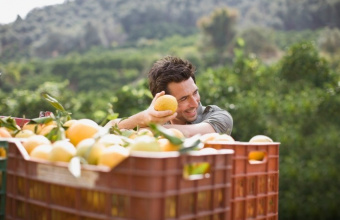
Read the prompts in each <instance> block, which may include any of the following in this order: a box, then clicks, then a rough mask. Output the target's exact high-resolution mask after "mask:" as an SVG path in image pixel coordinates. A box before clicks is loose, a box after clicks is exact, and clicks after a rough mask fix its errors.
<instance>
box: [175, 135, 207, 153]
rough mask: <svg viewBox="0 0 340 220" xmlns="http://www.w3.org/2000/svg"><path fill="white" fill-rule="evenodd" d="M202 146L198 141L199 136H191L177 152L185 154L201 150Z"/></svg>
mask: <svg viewBox="0 0 340 220" xmlns="http://www.w3.org/2000/svg"><path fill="white" fill-rule="evenodd" d="M203 146H204V144H203V143H202V142H201V140H200V135H195V136H192V137H191V138H187V139H185V141H184V143H183V144H182V146H181V148H180V149H179V152H181V153H186V152H189V151H192V150H198V149H201V148H203Z"/></svg>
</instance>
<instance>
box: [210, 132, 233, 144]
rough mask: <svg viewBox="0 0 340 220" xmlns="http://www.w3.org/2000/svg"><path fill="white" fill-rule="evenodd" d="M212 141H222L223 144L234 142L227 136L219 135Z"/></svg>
mask: <svg viewBox="0 0 340 220" xmlns="http://www.w3.org/2000/svg"><path fill="white" fill-rule="evenodd" d="M214 141H223V142H234V141H235V140H234V138H233V137H231V136H230V135H227V134H220V135H218V136H216V137H215V138H214Z"/></svg>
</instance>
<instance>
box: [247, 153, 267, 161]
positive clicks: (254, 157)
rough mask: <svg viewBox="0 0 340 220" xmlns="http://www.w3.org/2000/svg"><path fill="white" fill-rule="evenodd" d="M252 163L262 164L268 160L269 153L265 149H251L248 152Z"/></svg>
mask: <svg viewBox="0 0 340 220" xmlns="http://www.w3.org/2000/svg"><path fill="white" fill-rule="evenodd" d="M248 161H249V163H250V164H262V163H265V162H266V161H267V153H266V152H265V151H250V152H249V154H248Z"/></svg>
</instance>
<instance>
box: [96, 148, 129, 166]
mask: <svg viewBox="0 0 340 220" xmlns="http://www.w3.org/2000/svg"><path fill="white" fill-rule="evenodd" d="M128 156H129V150H128V149H127V148H125V147H122V146H120V145H112V146H110V147H107V148H105V149H104V150H103V152H102V153H101V155H100V156H99V159H98V165H103V166H107V167H110V168H113V167H115V166H117V165H118V164H119V163H120V162H122V161H123V160H124V159H125V158H127V157H128Z"/></svg>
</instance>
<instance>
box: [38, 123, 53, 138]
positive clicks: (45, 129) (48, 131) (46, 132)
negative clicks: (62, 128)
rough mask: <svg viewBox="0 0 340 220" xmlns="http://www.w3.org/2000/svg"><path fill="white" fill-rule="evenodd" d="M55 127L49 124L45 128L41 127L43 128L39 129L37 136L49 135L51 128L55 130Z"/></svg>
mask: <svg viewBox="0 0 340 220" xmlns="http://www.w3.org/2000/svg"><path fill="white" fill-rule="evenodd" d="M56 127H57V125H56V124H53V123H52V124H49V125H46V126H43V128H42V129H41V131H40V132H39V134H40V135H44V136H46V135H47V134H48V133H50V132H51V130H52V129H53V128H56Z"/></svg>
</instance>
